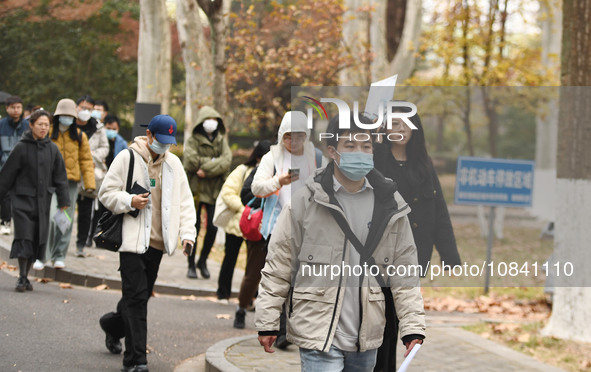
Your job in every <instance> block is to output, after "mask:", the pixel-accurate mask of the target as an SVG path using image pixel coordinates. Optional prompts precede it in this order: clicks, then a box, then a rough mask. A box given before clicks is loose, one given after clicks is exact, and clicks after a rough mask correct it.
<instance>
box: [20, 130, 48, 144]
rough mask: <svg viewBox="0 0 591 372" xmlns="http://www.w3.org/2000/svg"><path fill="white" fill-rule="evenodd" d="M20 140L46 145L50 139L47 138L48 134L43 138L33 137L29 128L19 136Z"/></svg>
mask: <svg viewBox="0 0 591 372" xmlns="http://www.w3.org/2000/svg"><path fill="white" fill-rule="evenodd" d="M21 141H23V142H29V143H36V144H37V145H38V146H46V145H47V144H48V143H49V142H50V141H51V140H50V139H49V136H45V138H42V139H40V140H36V139H35V137H33V132H31V131H30V130H27V131H25V132H24V133H23V135H22V136H21Z"/></svg>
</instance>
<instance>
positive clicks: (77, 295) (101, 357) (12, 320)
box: [0, 270, 253, 372]
mask: <svg viewBox="0 0 591 372" xmlns="http://www.w3.org/2000/svg"><path fill="white" fill-rule="evenodd" d="M15 283H16V273H15V272H9V271H6V270H0V298H1V300H0V337H1V339H0V371H22V372H39V371H68V372H70V371H72V372H73V371H119V369H120V368H121V364H122V355H112V354H109V353H108V351H107V350H106V348H105V346H104V333H103V332H102V331H101V329H100V327H99V325H98V319H99V318H100V316H101V315H102V314H103V313H105V312H107V311H110V310H111V309H112V308H114V306H115V304H116V303H117V301H118V299H119V296H120V293H119V292H118V291H110V290H109V291H96V290H92V289H88V288H83V287H74V288H72V289H61V288H60V287H59V284H58V283H48V284H42V283H34V286H35V290H34V291H33V292H26V293H17V292H15V291H14V285H15ZM234 310H235V308H234V305H221V304H218V303H215V302H211V301H207V300H196V301H183V300H182V299H181V298H179V297H175V296H160V297H157V298H152V299H151V300H150V303H149V307H148V349H149V350H151V353H150V355H148V364H149V367H150V370H151V371H153V372H154V371H172V370H173V369H174V367H175V366H176V365H178V364H179V363H180V362H181V361H183V360H184V359H187V358H190V357H192V356H195V355H198V354H201V353H204V352H205V351H206V350H207V348H208V347H209V346H211V345H212V344H214V343H216V342H218V341H220V340H222V339H226V338H231V337H237V336H243V335H247V334H252V329H253V325H252V318H253V317H252V316H250V317H247V320H248V321H249V322H250V324H248V323H247V327H248V328H250V330H248V328H247V330H242V331H239V330H236V329H234V328H233V327H232V320H231V319H218V318H217V315H218V314H227V315H231V317H230V318H233V312H234Z"/></svg>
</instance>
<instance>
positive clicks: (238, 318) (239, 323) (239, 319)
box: [234, 309, 246, 329]
mask: <svg viewBox="0 0 591 372" xmlns="http://www.w3.org/2000/svg"><path fill="white" fill-rule="evenodd" d="M245 321H246V311H245V310H244V309H238V310H236V315H235V316H234V328H238V329H243V328H244V327H245V326H246V324H245V323H246V322H245Z"/></svg>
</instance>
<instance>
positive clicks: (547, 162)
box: [532, 0, 562, 221]
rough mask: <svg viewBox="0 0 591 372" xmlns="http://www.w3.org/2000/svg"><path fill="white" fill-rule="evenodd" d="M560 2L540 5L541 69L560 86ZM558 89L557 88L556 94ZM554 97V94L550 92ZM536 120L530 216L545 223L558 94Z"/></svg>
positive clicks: (550, 215) (552, 210)
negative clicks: (548, 72)
mask: <svg viewBox="0 0 591 372" xmlns="http://www.w3.org/2000/svg"><path fill="white" fill-rule="evenodd" d="M561 4H562V1H561V0H551V1H548V2H545V1H542V2H540V13H541V14H540V19H541V24H540V26H541V29H542V66H545V67H547V68H548V69H549V70H550V71H552V72H554V73H555V76H554V79H553V81H554V83H552V84H550V85H558V84H559V82H560V81H559V75H558V74H559V72H560V42H561V40H562V5H561ZM557 91H558V88H556V92H557ZM553 93H554V92H553ZM552 96H553V97H551V98H549V102H548V104H547V105H544V106H543V107H540V109H539V114H538V115H537V116H536V159H535V160H536V169H535V173H534V194H533V204H532V214H533V215H535V216H537V217H539V218H542V219H543V220H545V221H554V220H555V219H556V153H557V147H558V110H556V109H548V108H552V107H553V108H556V107H558V105H559V101H558V94H557V93H556V94H552Z"/></svg>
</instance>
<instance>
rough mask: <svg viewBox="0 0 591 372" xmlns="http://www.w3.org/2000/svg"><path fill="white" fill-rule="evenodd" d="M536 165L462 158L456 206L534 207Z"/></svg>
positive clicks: (512, 161) (527, 162)
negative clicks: (532, 205)
mask: <svg viewBox="0 0 591 372" xmlns="http://www.w3.org/2000/svg"><path fill="white" fill-rule="evenodd" d="M533 188H534V162H533V161H529V160H507V159H494V158H490V159H487V158H474V157H468V156H460V157H459V158H458V168H457V171H456V191H455V197H454V203H455V204H479V205H490V206H506V207H531V203H532V192H533Z"/></svg>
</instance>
